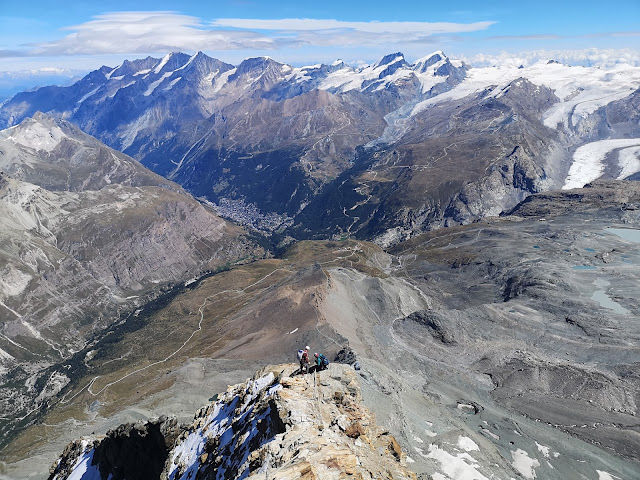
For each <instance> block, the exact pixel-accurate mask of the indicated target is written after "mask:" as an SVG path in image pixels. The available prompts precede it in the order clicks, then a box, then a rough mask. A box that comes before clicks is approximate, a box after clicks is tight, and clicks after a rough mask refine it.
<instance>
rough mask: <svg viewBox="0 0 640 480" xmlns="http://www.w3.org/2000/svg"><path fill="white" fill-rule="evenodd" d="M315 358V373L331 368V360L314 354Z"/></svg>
mask: <svg viewBox="0 0 640 480" xmlns="http://www.w3.org/2000/svg"><path fill="white" fill-rule="evenodd" d="M313 356H314V357H315V359H316V364H315V371H316V372H320V371H322V370H326V369H327V367H328V366H329V359H328V358H327V357H325V356H324V355H323V354H317V353H314V354H313Z"/></svg>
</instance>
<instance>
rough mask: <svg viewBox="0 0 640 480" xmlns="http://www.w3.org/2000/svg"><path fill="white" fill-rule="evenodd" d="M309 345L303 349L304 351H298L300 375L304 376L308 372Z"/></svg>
mask: <svg viewBox="0 0 640 480" xmlns="http://www.w3.org/2000/svg"><path fill="white" fill-rule="evenodd" d="M310 348H311V347H309V345H307V346H306V347H304V350H298V360H299V361H300V373H301V374H303V375H304V374H305V373H307V372H308V371H309V364H310V363H311V362H309V349H310Z"/></svg>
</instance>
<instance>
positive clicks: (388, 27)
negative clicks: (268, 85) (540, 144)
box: [211, 18, 495, 46]
mask: <svg viewBox="0 0 640 480" xmlns="http://www.w3.org/2000/svg"><path fill="white" fill-rule="evenodd" d="M494 23H495V22H474V23H451V22H345V21H341V20H331V19H313V18H285V19H275V20H265V19H249V18H219V19H216V20H214V21H213V22H211V25H213V26H215V27H223V28H233V29H240V30H244V31H248V30H254V31H255V30H257V31H260V32H269V35H271V36H272V38H275V39H280V40H282V39H289V40H290V41H293V42H296V43H299V44H301V45H313V46H338V45H344V46H349V45H359V46H375V45H389V44H403V43H419V42H424V43H425V44H430V43H433V39H432V38H431V37H433V36H434V35H451V34H460V33H467V32H476V31H479V30H486V29H487V28H489V27H490V26H491V25H493V24H494Z"/></svg>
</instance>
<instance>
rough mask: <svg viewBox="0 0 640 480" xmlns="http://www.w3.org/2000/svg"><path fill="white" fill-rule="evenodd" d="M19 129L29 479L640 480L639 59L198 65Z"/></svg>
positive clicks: (14, 178)
mask: <svg viewBox="0 0 640 480" xmlns="http://www.w3.org/2000/svg"><path fill="white" fill-rule="evenodd" d="M0 127H1V128H4V129H5V130H2V131H0V170H1V171H2V173H0V224H1V225H2V228H1V229H0V272H2V276H1V278H0V316H1V326H0V385H1V387H2V388H1V392H2V393H0V417H1V418H0V435H2V437H1V438H0V448H1V450H0V459H1V462H0V477H2V476H6V478H47V476H48V475H51V476H50V478H55V479H63V478H73V479H79V478H103V479H107V478H113V479H118V478H127V479H133V478H140V479H143V478H171V479H173V478H176V479H177V478H253V477H255V478H292V479H293V478H322V479H324V478H345V477H353V478H363V479H364V478H381V477H384V478H420V479H428V478H432V479H437V480H443V479H448V480H456V479H479V480H483V479H492V478H495V479H509V478H523V479H528V480H533V479H558V480H560V479H569V478H576V479H593V480H610V479H634V478H640V455H639V453H638V452H640V420H638V415H639V414H640V410H639V408H640V407H639V406H640V374H639V373H638V372H639V371H640V370H639V367H640V322H639V321H638V318H639V315H640V288H639V285H640V276H639V273H638V264H640V247H639V243H638V242H639V241H640V236H639V233H640V216H639V212H640V184H638V183H637V182H636V180H637V179H638V178H640V68H639V67H633V66H627V65H618V66H616V67H613V68H597V67H575V66H567V65H563V64H560V63H558V62H555V61H553V60H552V59H550V61H548V62H543V63H538V64H535V65H532V66H528V67H523V66H520V67H517V66H508V65H496V66H492V67H482V68H477V67H473V66H472V65H466V64H464V63H463V62H460V61H456V60H452V59H449V58H448V57H447V56H446V55H445V54H444V53H443V52H435V53H433V54H431V55H428V56H426V57H423V58H420V59H418V60H416V61H413V62H409V61H407V60H406V59H405V58H404V56H403V55H402V54H401V53H393V54H390V55H387V56H385V57H384V58H382V59H381V60H380V61H379V62H377V63H375V64H373V65H369V66H364V67H358V68H353V67H351V66H348V65H346V64H345V63H343V62H341V61H336V62H334V63H333V64H331V65H314V66H308V67H293V66H290V65H286V64H282V63H279V62H277V61H275V60H273V59H271V58H267V57H259V58H250V59H247V60H245V61H243V62H242V63H240V64H239V65H237V66H233V65H230V64H227V63H224V62H222V61H220V60H217V59H214V58H210V57H208V56H207V55H205V54H203V53H200V52H199V53H196V54H194V55H186V54H183V53H171V54H168V55H166V56H165V57H163V58H152V57H147V58H144V59H137V60H132V61H125V62H124V63H123V64H122V65H120V66H118V67H115V68H114V67H106V66H105V67H102V68H100V69H98V70H96V71H93V72H91V73H90V74H88V75H87V76H85V77H84V78H82V79H81V80H79V81H77V82H76V83H74V84H73V85H71V86H67V87H58V86H49V87H43V88H39V89H36V90H33V91H28V92H23V93H19V94H17V95H15V96H14V97H13V98H11V99H9V100H7V101H5V102H4V103H3V104H2V105H1V106H0ZM306 344H308V345H312V346H313V347H312V349H313V351H320V352H323V353H325V354H326V355H327V356H328V357H329V358H330V360H332V362H333V360H334V359H335V360H336V362H335V363H337V364H335V363H332V364H331V365H330V366H329V369H328V370H327V371H323V372H319V373H316V374H315V375H309V376H304V377H301V376H296V375H293V372H294V366H293V365H290V364H288V363H286V362H291V361H292V360H293V358H294V354H295V351H296V350H297V349H298V348H300V347H301V346H304V345H306ZM356 360H357V361H358V364H359V366H360V369H359V370H357V371H356V370H354V369H353V367H352V366H350V365H353V364H354V362H356ZM256 371H258V372H257V373H255V372H256ZM228 385H235V386H231V387H228ZM225 390H226V393H222V392H224V391H225ZM194 413H195V420H194V419H193V417H194ZM65 446H66V448H65ZM63 451H64V454H63V455H62V456H60V455H61V454H62V453H63ZM56 459H58V460H56ZM52 465H53V466H52ZM83 475H84V476H83Z"/></svg>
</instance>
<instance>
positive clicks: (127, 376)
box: [60, 268, 289, 404]
mask: <svg viewBox="0 0 640 480" xmlns="http://www.w3.org/2000/svg"><path fill="white" fill-rule="evenodd" d="M278 271H289V270H288V269H287V268H276V269H275V270H273V271H272V272H270V273H268V274H267V275H265V276H264V277H262V278H261V279H259V280H257V281H256V282H254V283H252V284H250V285H247V286H246V287H244V288H242V289H228V290H223V291H221V292H217V293H215V294H213V295H209V296H208V297H206V298H205V299H204V301H203V302H202V304H201V305H200V307H199V308H198V313H199V315H200V320H199V321H198V327H197V328H196V329H195V330H194V331H193V332H191V335H189V338H187V339H186V340H185V341H184V342H183V344H182V345H181V346H180V347H178V348H177V349H176V350H175V351H173V352H172V353H170V354H169V355H167V356H166V357H165V358H164V359H162V360H158V361H156V362H153V363H150V364H149V365H146V366H144V367H141V368H139V369H137V370H134V371H132V372H129V373H127V374H126V375H123V376H122V377H120V378H119V379H117V380H114V381H113V382H109V383H107V384H106V385H104V386H103V387H102V388H101V389H100V390H98V391H97V392H93V391H92V387H93V385H94V383H95V382H96V381H97V380H98V379H99V378H100V376H96V377H94V378H93V379H92V380H91V381H90V382H89V383H88V384H87V385H86V386H85V387H83V388H82V389H81V390H80V391H78V392H77V393H76V394H75V395H73V396H72V397H71V398H69V399H68V400H67V399H66V398H65V397H63V398H62V399H61V401H60V403H63V404H64V403H69V402H70V401H72V400H73V399H74V398H76V397H77V396H78V395H79V394H80V393H82V392H83V391H84V390H85V389H86V390H87V392H88V393H89V394H91V395H92V396H94V397H97V396H98V395H100V394H101V393H103V392H104V391H105V390H106V389H107V388H109V387H112V386H113V385H116V384H118V383H120V382H121V381H123V380H125V379H127V378H129V377H131V376H132V375H135V374H137V373H140V372H143V371H145V370H148V369H149V368H151V367H154V366H157V365H161V364H163V363H166V362H167V361H169V360H170V359H172V358H173V357H175V356H176V355H177V354H178V353H180V352H181V351H182V350H183V349H184V348H185V347H186V346H187V344H188V343H189V342H190V341H191V339H193V337H194V336H195V335H196V334H197V333H198V332H200V331H201V330H202V322H203V321H204V308H205V307H206V305H207V303H208V302H209V301H211V300H212V299H213V298H215V297H217V296H219V295H222V294H225V293H244V292H245V291H246V290H248V289H249V288H251V287H254V286H256V285H258V284H260V283H262V282H263V281H264V280H266V279H267V278H269V277H270V276H271V275H273V274H275V273H276V272H278ZM220 340H221V339H218V340H216V341H215V342H214V343H212V344H211V345H210V346H213V345H215V344H216V343H218V341H220Z"/></svg>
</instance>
